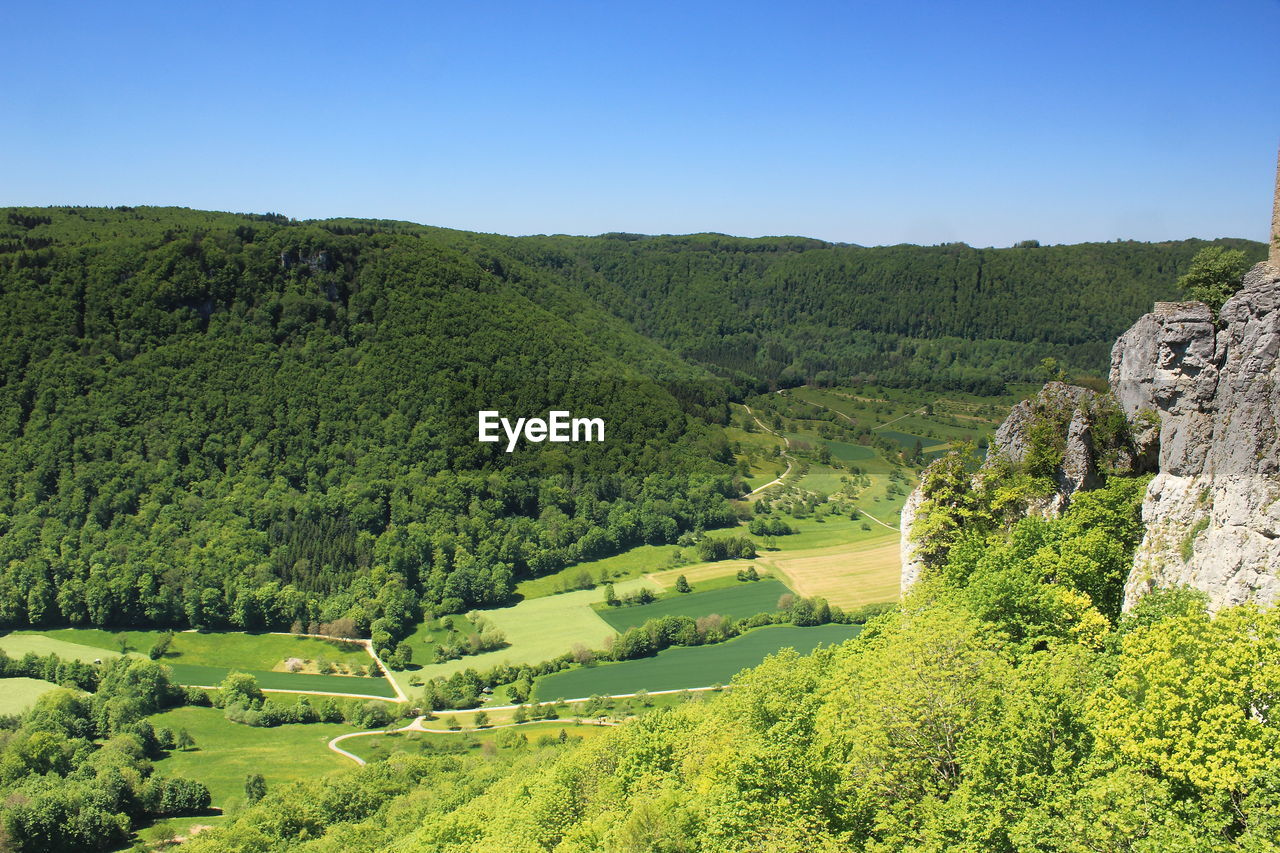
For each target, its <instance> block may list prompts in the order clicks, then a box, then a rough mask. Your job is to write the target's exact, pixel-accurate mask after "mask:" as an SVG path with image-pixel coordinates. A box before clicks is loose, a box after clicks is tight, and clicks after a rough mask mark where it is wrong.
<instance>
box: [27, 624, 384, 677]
mask: <svg viewBox="0 0 1280 853" xmlns="http://www.w3.org/2000/svg"><path fill="white" fill-rule="evenodd" d="M40 633H42V634H43V635H44V636H47V637H52V638H54V639H57V640H65V641H67V642H72V643H78V644H80V645H84V646H93V647H96V648H98V649H102V650H104V651H112V650H115V651H117V652H118V650H119V648H120V647H119V645H118V643H117V640H116V637H117V636H119V635H123V636H124V637H125V639H126V641H127V642H128V644H129V650H130V651H134V652H138V653H142V654H145V653H147V652H149V651H150V650H151V647H152V646H153V645H155V643H156V641H157V640H159V639H160V637H162V636H163V635H164V634H165V632H163V631H123V632H113V631H102V630H99V629H97V628H60V629H56V630H52V631H42V632H40ZM289 658H301V659H306V660H320V659H324V660H329V661H333V662H334V663H342V664H352V665H359V666H364V665H367V664H369V663H370V658H369V654H368V652H366V651H365V650H364V647H363V646H361V645H359V644H357V643H344V642H341V641H338V640H321V639H317V638H315V637H295V636H293V635H290V634H247V633H241V632H234V631H227V632H211V633H201V632H196V631H179V632H178V633H176V634H174V635H173V643H172V644H171V645H170V646H169V650H168V652H167V653H166V654H165V656H164V662H165V663H169V664H175V663H181V664H196V665H199V666H218V667H224V668H225V667H243V668H244V669H253V670H271V669H272V668H273V667H275V666H276V665H277V664H280V663H282V662H283V661H285V660H287V659H289Z"/></svg>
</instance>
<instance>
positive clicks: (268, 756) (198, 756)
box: [148, 708, 357, 810]
mask: <svg viewBox="0 0 1280 853" xmlns="http://www.w3.org/2000/svg"><path fill="white" fill-rule="evenodd" d="M148 719H149V720H150V722H151V724H152V725H153V726H156V727H157V728H158V727H160V726H168V727H169V728H171V729H173V730H174V731H178V730H179V729H186V730H187V731H188V732H190V734H191V736H192V737H193V738H195V741H196V749H194V750H192V751H190V752H180V751H177V750H174V751H173V752H170V753H169V755H168V757H166V758H162V759H160V760H159V761H157V762H155V766H156V771H157V772H159V773H163V774H165V775H167V776H187V777H190V778H192V779H198V780H200V781H201V782H203V783H205V784H206V785H208V786H209V792H210V793H211V794H212V795H213V805H214V807H216V808H222V809H224V810H226V809H229V808H234V807H235V806H237V805H238V804H240V803H241V802H242V801H243V799H244V779H245V776H246V775H247V774H249V773H261V774H262V775H263V776H264V777H266V780H267V786H268V787H271V786H275V785H283V784H286V783H288V782H292V781H294V780H297V779H306V778H310V777H314V776H317V775H320V774H322V773H328V772H331V771H334V770H343V769H347V768H349V767H351V761H350V760H349V759H346V758H343V757H342V756H340V755H337V754H336V753H333V752H330V751H329V749H328V748H327V747H326V744H327V743H328V742H329V740H330V739H332V738H334V737H336V736H337V735H340V734H346V733H347V732H353V731H357V729H355V728H354V727H352V726H348V725H345V724H342V723H313V724H310V725H292V726H276V727H275V728H269V729H263V728H253V727H251V726H242V725H238V724H236V723H229V722H227V721H226V720H225V719H224V718H223V716H222V711H220V710H218V709H216V708H174V709H173V710H171V711H166V712H164V713H162V714H156V715H154V716H152V717H149V718H148Z"/></svg>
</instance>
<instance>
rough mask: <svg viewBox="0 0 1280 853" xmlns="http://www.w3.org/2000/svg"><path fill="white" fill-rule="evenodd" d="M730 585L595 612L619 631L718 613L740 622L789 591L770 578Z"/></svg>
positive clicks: (772, 606)
mask: <svg viewBox="0 0 1280 853" xmlns="http://www.w3.org/2000/svg"><path fill="white" fill-rule="evenodd" d="M734 583H735V585H734V586H730V587H725V588H723V589H715V590H711V591H709V592H696V591H695V592H691V593H687V594H684V595H680V594H676V595H674V596H672V597H671V598H663V599H661V600H660V601H655V602H653V603H652V604H642V605H638V606H635V607H606V608H605V609H603V610H601V611H599V613H600V618H601V619H603V620H604V621H605V622H608V623H609V625H610V626H612V627H613V628H614V629H615V630H617V631H619V632H621V631H625V630H626V629H628V628H630V627H632V626H633V625H643V624H644V623H645V622H647V621H648V620H650V619H660V618H662V617H663V616H692V617H694V618H695V619H696V618H697V617H699V616H708V615H710V614H712V613H718V614H720V615H721V616H732V617H733V618H735V619H741V618H743V617H745V616H754V615H755V614H757V613H772V612H773V611H774V610H777V608H778V598H779V597H780V596H782V595H783V594H784V593H787V592H790V591H791V590H789V589H787V588H786V587H785V586H783V585H782V584H781V583H779V582H778V581H776V580H772V579H768V580H760V581H754V582H747V583H738V582H736V581H735V582H734Z"/></svg>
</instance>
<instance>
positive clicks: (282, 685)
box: [169, 663, 396, 699]
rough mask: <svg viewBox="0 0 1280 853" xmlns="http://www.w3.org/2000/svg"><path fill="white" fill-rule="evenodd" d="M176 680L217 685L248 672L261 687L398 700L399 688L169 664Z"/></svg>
mask: <svg viewBox="0 0 1280 853" xmlns="http://www.w3.org/2000/svg"><path fill="white" fill-rule="evenodd" d="M169 667H170V668H171V669H172V670H173V680H174V681H176V682H177V683H178V684H197V685H201V686H204V687H217V686H218V684H220V683H221V682H222V679H224V678H226V677H227V674H228V673H230V672H232V671H233V669H234V671H236V672H247V673H249V674H250V675H252V676H253V677H254V678H256V679H257V680H258V686H259V687H262V688H265V689H268V690H312V691H316V692H319V693H345V694H348V695H356V696H382V697H384V698H386V699H394V698H395V695H396V694H395V691H394V690H392V689H391V685H390V684H388V683H387V680H386V679H385V678H357V677H354V676H347V675H307V674H304V673H293V672H265V671H262V670H252V669H244V668H239V667H235V668H228V667H222V666H200V665H196V664H183V663H174V664H169Z"/></svg>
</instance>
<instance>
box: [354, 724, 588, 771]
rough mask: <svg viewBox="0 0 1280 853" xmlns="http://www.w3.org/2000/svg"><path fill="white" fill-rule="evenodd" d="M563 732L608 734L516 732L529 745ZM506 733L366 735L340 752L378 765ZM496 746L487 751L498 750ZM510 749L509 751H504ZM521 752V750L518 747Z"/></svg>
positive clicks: (581, 733)
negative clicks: (407, 754) (399, 756)
mask: <svg viewBox="0 0 1280 853" xmlns="http://www.w3.org/2000/svg"><path fill="white" fill-rule="evenodd" d="M561 730H563V731H564V732H565V733H566V735H567V736H568V737H571V738H573V737H576V738H582V739H586V738H590V737H597V736H599V735H601V734H603V733H604V732H606V731H608V727H607V726H598V725H592V724H589V723H587V724H575V723H574V721H573V720H551V721H548V722H538V723H533V722H530V723H524V724H522V725H521V726H520V727H519V728H518V729H516V731H518V732H520V733H521V734H522V735H524V736H525V738H527V739H528V740H529V741H536V740H537V739H538V738H539V737H542V736H545V735H550V736H552V737H555V736H557V735H558V734H559V733H560V731H561ZM503 731H506V729H482V730H480V731H471V732H465V733H458V734H436V733H434V732H397V733H395V734H387V735H370V736H368V737H353V738H349V739H348V740H344V741H343V742H342V744H341V746H342V748H343V749H345V750H347V752H351V753H355V754H356V755H358V756H360V757H361V758H363V759H364V760H365V761H382V760H384V759H386V758H387V757H388V756H390V755H393V754H395V753H397V752H410V753H413V752H424V751H426V750H428V749H446V750H448V749H458V748H462V749H467V750H472V749H481V748H482V747H483V746H484V745H485V744H489V743H494V741H496V740H497V737H498V734H499V733H500V732H503ZM501 748H503V747H498V746H497V744H496V743H494V746H492V747H490V749H495V750H496V749H501ZM505 748H507V749H510V747H505ZM518 748H521V749H523V748H525V747H523V746H522V747H518Z"/></svg>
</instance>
